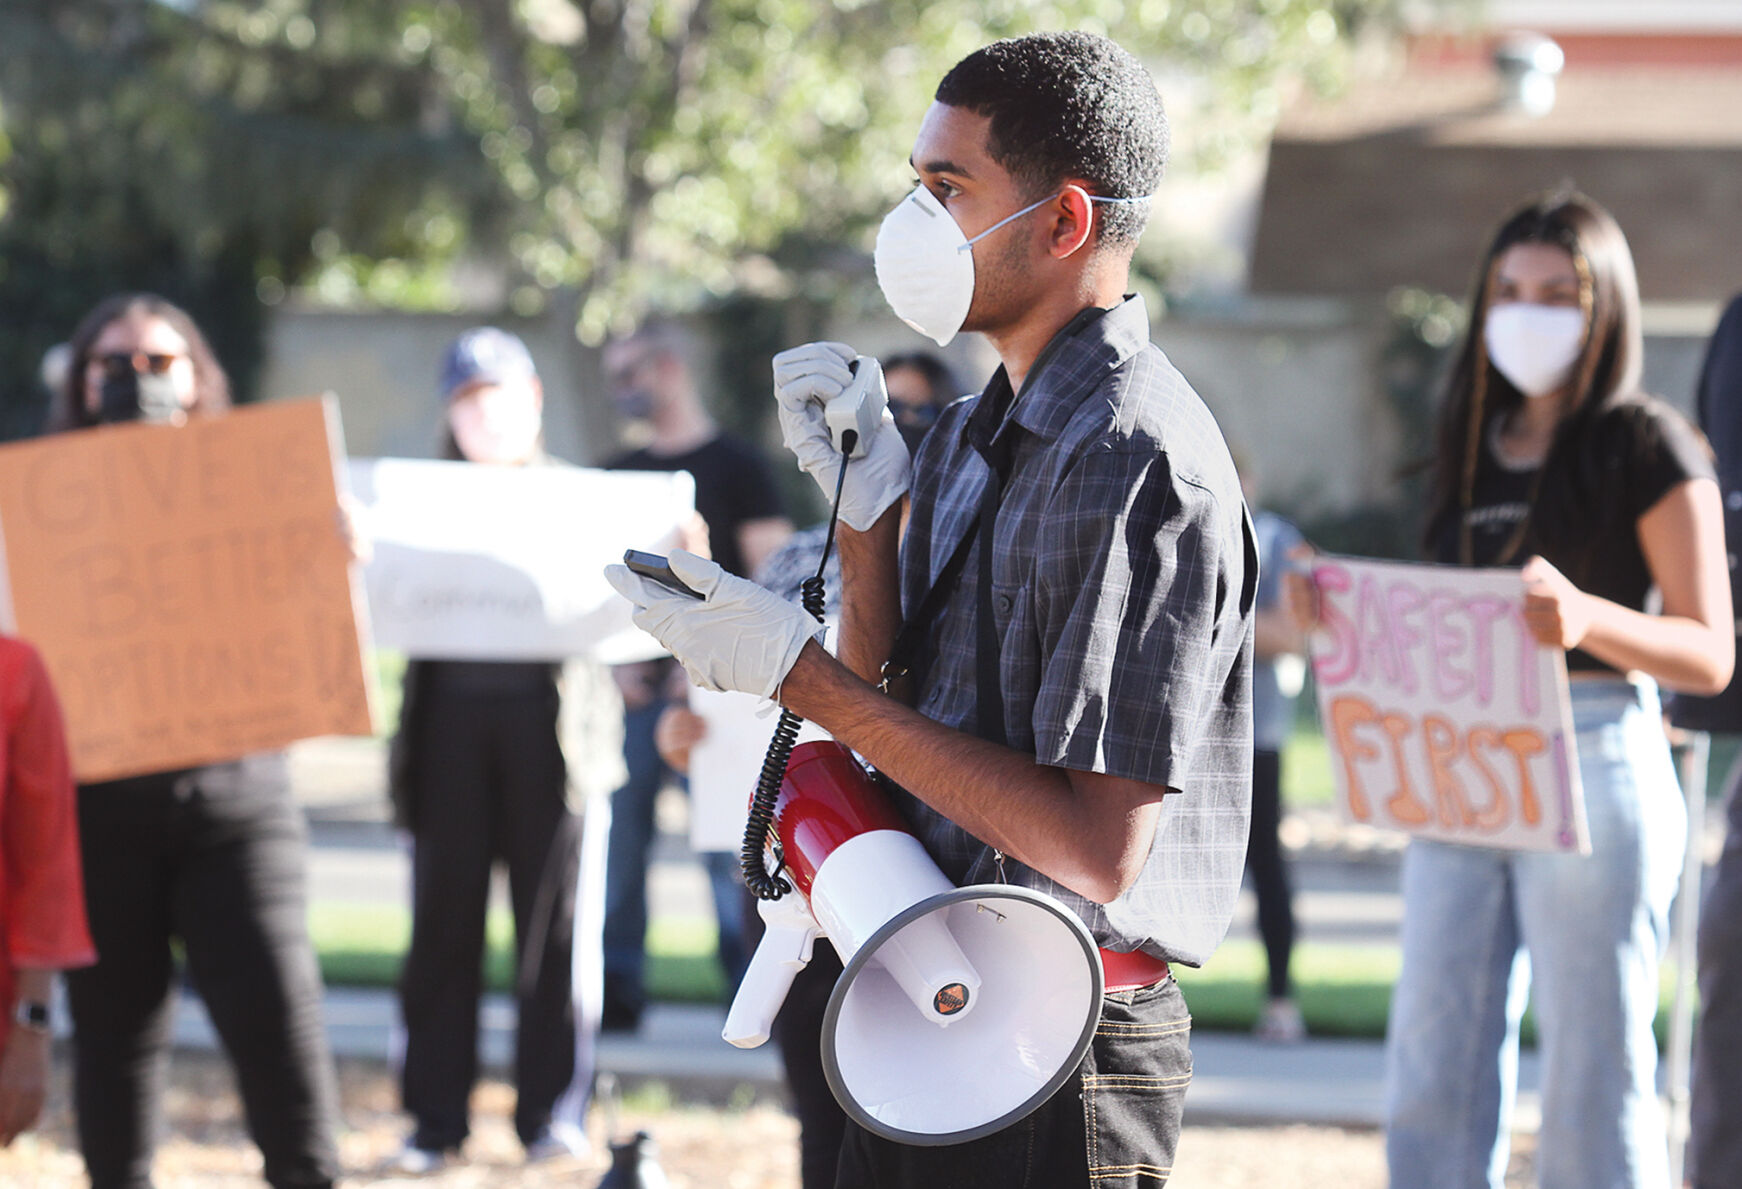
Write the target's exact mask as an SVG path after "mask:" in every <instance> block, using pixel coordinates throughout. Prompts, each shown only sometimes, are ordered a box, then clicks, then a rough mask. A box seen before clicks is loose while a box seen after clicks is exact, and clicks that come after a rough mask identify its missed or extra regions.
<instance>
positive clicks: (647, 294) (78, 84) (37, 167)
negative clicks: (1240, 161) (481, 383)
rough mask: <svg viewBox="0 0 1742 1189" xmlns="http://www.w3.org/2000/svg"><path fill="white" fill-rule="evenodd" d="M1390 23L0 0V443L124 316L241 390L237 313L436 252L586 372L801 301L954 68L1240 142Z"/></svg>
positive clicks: (835, 257)
mask: <svg viewBox="0 0 1742 1189" xmlns="http://www.w3.org/2000/svg"><path fill="white" fill-rule="evenodd" d="M1394 3H1396V0H252V2H246V3H245V2H242V0H5V3H4V4H0V116H3V117H4V128H5V131H6V134H7V135H9V136H10V138H11V142H10V150H11V152H10V156H9V157H7V158H6V159H5V160H4V162H3V163H0V186H3V187H4V188H5V192H6V195H7V202H8V205H7V206H6V208H5V210H4V213H3V214H0V395H5V396H8V397H9V398H10V400H11V404H10V406H9V407H10V409H11V411H12V414H13V421H12V425H11V426H9V427H5V428H11V429H13V430H16V428H17V427H18V425H19V424H20V423H21V422H22V421H24V420H27V419H28V418H27V417H26V416H25V415H24V414H23V413H21V412H20V409H25V410H26V411H29V408H30V406H28V403H27V402H21V401H20V398H19V393H21V392H22V391H23V390H24V387H25V385H26V383H27V381H26V380H25V379H24V377H26V376H28V374H29V372H30V370H31V369H32V368H33V367H34V364H35V360H36V358H37V356H38V354H39V353H40V351H41V350H42V348H44V347H46V346H47V345H48V344H49V343H51V342H54V341H57V340H58V339H60V338H62V337H64V336H65V334H66V333H67V330H68V328H69V327H70V325H71V322H72V320H73V319H75V318H76V317H77V314H78V312H80V311H82V310H83V309H84V308H86V307H88V306H89V305H90V303H91V302H92V301H93V300H94V299H95V298H96V297H97V296H100V295H101V293H103V292H106V291H108V290H110V289H113V288H117V287H122V286H138V285H152V286H154V287H157V288H159V289H162V290H164V291H166V292H168V293H169V294H170V295H171V296H174V297H178V298H180V299H182V300H183V301H185V302H186V303H187V304H188V305H189V306H190V307H191V308H192V309H193V310H194V312H195V313H196V316H198V317H200V319H201V321H202V322H203V323H204V324H206V325H208V326H210V327H211V328H212V329H213V330H214V331H215V332H216V333H217V335H218V337H219V339H220V351H221V353H223V354H224V356H225V358H226V360H227V362H229V363H230V365H231V366H232V368H234V369H235V370H236V371H237V372H238V373H239V376H238V378H239V380H241V382H242V384H241V386H242V388H243V389H244V391H245V390H246V388H247V382H248V380H249V377H250V374H251V369H252V367H253V365H254V363H255V362H256V360H257V359H258V353H259V325H260V321H261V318H262V311H261V303H262V301H263V300H264V301H266V302H270V301H272V300H274V299H276V298H277V297H279V296H280V295H282V293H283V292H284V291H285V288H286V287H287V286H296V285H299V284H312V285H313V287H314V292H315V293H316V294H317V295H322V296H329V297H330V296H338V297H354V296H361V297H363V298H367V299H373V300H379V301H386V302H390V303H394V304H406V303H417V302H424V303H436V304H439V303H441V302H442V301H444V300H448V299H450V298H451V297H452V293H451V291H446V290H444V289H443V287H442V284H441V283H440V282H439V281H432V280H431V278H432V277H437V276H439V275H441V273H440V266H443V265H446V264H449V263H451V262H452V261H453V260H454V259H455V258H456V256H457V254H458V253H459V252H460V251H461V250H462V249H465V250H468V251H471V252H473V253H475V254H477V255H479V256H482V257H485V258H497V259H505V260H506V261H507V262H508V275H509V293H510V295H511V300H512V303H513V304H514V306H515V307H516V309H518V310H519V311H520V312H532V311H534V310H536V309H537V308H538V307H539V306H540V305H542V304H543V302H544V300H545V299H546V296H547V295H548V294H550V293H552V292H553V291H559V290H561V291H566V292H567V293H569V294H572V295H573V300H574V302H575V308H576V309H577V310H578V311H579V313H578V320H579V331H580V333H581V335H582V337H583V338H584V339H587V340H589V341H597V340H598V339H600V338H602V337H603V336H604V335H605V334H606V333H608V332H609V331H610V330H612V329H613V328H614V327H618V326H621V325H623V324H626V323H628V322H631V321H633V320H634V319H635V318H636V317H637V316H638V315H639V314H640V313H641V312H642V311H644V310H645V309H647V308H648V307H650V306H653V305H662V306H680V307H681V306H689V305H694V304H696V303H697V302H698V301H702V300H706V299H708V298H709V297H710V296H718V295H725V294H730V293H737V294H746V293H748V294H763V295H769V296H786V295H793V294H800V295H808V296H810V297H812V298H815V299H819V300H826V299H828V298H830V297H831V296H833V284H834V282H833V281H832V280H831V278H832V277H833V276H835V275H838V273H839V271H840V270H839V269H838V268H837V267H835V266H837V265H838V264H839V263H840V261H841V260H842V259H843V258H844V257H843V252H846V253H856V252H858V251H859V250H861V249H862V248H863V247H864V246H865V238H866V236H867V234H868V229H869V227H870V226H871V225H872V223H873V221H874V219H875V218H876V216H877V215H879V214H880V213H881V212H882V211H883V210H885V209H887V207H888V206H889V205H890V204H891V202H892V201H893V200H894V199H895V198H896V197H897V196H898V195H899V194H900V193H901V192H902V191H903V190H904V189H905V188H906V187H907V186H908V185H909V184H910V181H911V175H910V174H909V173H908V172H907V169H906V166H905V165H904V164H903V163H904V162H905V161H906V158H907V152H908V148H909V146H910V143H911V138H912V135H913V132H914V129H915V128H916V126H917V123H918V120H919V117H920V115H921V113H922V112H923V111H924V109H925V106H926V104H927V103H928V102H929V100H930V96H931V91H932V89H933V87H934V86H935V84H936V81H937V79H938V78H939V77H940V76H941V75H942V73H943V72H944V71H945V70H946V69H947V68H948V67H949V66H950V65H951V64H952V63H953V62H955V61H956V60H958V59H959V58H960V57H962V56H963V55H964V54H966V53H967V52H969V51H970V50H972V49H974V48H975V47H977V46H979V45H981V44H984V43H985V42H987V41H989V40H991V39H993V38H995V37H998V36H1003V35H1007V34H1012V33H1020V32H1026V31H1031V30H1036V29H1048V28H1086V29H1092V30H1096V31H1101V32H1105V33H1108V34H1109V35H1111V36H1113V37H1115V38H1116V39H1118V40H1119V41H1121V42H1122V43H1123V44H1125V45H1127V46H1128V47H1130V48H1131V49H1133V50H1134V51H1135V52H1137V53H1139V54H1140V55H1142V56H1144V57H1145V58H1146V59H1147V60H1150V61H1152V62H1154V63H1155V64H1156V65H1157V66H1158V67H1159V68H1161V69H1162V70H1163V71H1164V76H1171V75H1175V74H1177V75H1178V76H1179V77H1183V78H1188V79H1190V80H1191V87H1192V88H1193V89H1194V90H1195V91H1197V92H1199V93H1200V95H1201V96H1207V97H1208V101H1209V102H1211V103H1213V104H1215V105H1217V106H1219V107H1220V108H1221V109H1222V110H1225V111H1229V112H1234V113H1242V114H1256V115H1257V116H1258V117H1259V118H1260V119H1262V117H1263V116H1264V115H1265V114H1266V113H1274V111H1275V110H1276V109H1277V108H1278V106H1279V105H1280V103H1281V102H1282V99H1281V96H1282V95H1283V94H1284V93H1285V90H1284V87H1285V85H1286V84H1287V83H1288V82H1290V81H1292V80H1299V79H1301V78H1308V79H1313V78H1323V77H1325V76H1327V75H1329V74H1334V73H1335V71H1336V70H1337V69H1338V68H1339V67H1340V64H1341V62H1342V60H1343V56H1344V50H1345V48H1346V46H1347V45H1348V44H1349V42H1350V40H1351V38H1352V36H1353V35H1355V34H1357V33H1358V32H1359V31H1360V30H1361V29H1362V28H1363V27H1364V26H1365V24H1366V23H1368V22H1370V21H1372V20H1373V19H1374V18H1375V17H1378V16H1383V15H1384V14H1385V13H1386V12H1387V11H1388V10H1389V8H1390V7H1391V6H1392V4H1394ZM0 152H4V150H3V149H0ZM432 266H435V267H432Z"/></svg>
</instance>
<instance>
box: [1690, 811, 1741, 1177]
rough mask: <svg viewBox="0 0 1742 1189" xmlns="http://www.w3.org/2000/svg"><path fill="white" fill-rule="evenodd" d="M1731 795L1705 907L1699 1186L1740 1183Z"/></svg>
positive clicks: (1695, 1151)
mask: <svg viewBox="0 0 1742 1189" xmlns="http://www.w3.org/2000/svg"><path fill="white" fill-rule="evenodd" d="M1726 791H1727V793H1728V800H1727V801H1726V802H1725V810H1726V826H1727V828H1728V833H1727V834H1726V835H1725V837H1724V852H1723V854H1722V855H1721V856H1720V857H1719V859H1718V867H1717V872H1716V875H1715V877H1714V878H1713V880H1712V886H1711V887H1710V888H1709V889H1707V891H1706V898H1705V900H1704V901H1703V902H1702V903H1701V905H1700V933H1699V967H1700V1029H1699V1032H1698V1033H1697V1034H1696V1035H1695V1037H1694V1084H1693V1107H1692V1114H1693V1119H1692V1131H1691V1134H1690V1135H1689V1136H1688V1151H1687V1175H1688V1179H1689V1181H1690V1182H1691V1183H1692V1184H1694V1185H1697V1186H1699V1187H1700V1189H1722V1187H1724V1186H1735V1185H1742V1128H1739V1127H1738V1126H1737V1120H1738V1117H1739V1116H1742V1061H1738V1059H1737V1054H1738V1053H1739V1052H1742V789H1739V788H1738V787H1737V786H1736V785H1732V786H1731V787H1730V788H1729V789H1728V790H1726Z"/></svg>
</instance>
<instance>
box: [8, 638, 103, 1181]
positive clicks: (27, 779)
mask: <svg viewBox="0 0 1742 1189" xmlns="http://www.w3.org/2000/svg"><path fill="white" fill-rule="evenodd" d="M0 728H3V729H4V734H0V938H4V942H5V952H4V960H0V1008H4V1010H5V1014H4V1015H0V1148H3V1147H5V1146H7V1145H8V1144H10V1143H11V1142H12V1141H13V1140H14V1139H16V1138H17V1137H18V1136H19V1134H20V1133H22V1132H24V1131H28V1130H29V1129H30V1128H31V1127H32V1126H33V1125H34V1124H35V1123H36V1118H37V1116H38V1115H39V1114H41V1113H42V1104H43V1100H44V1098H45V1097H46V1096H47V1092H48V1050H49V1036H50V1033H51V1031H52V1023H53V1021H52V1019H51V1016H50V1012H51V1007H50V1003H51V998H52V991H53V977H54V972H55V971H57V970H66V969H68V968H69V967H75V966H89V965H90V964H91V963H92V962H94V961H96V952H95V951H94V950H93V949H92V948H91V935H90V933H89V932H88V931H87V930H86V928H85V893H84V885H83V881H82V880H81V878H80V874H79V836H78V804H77V801H76V798H75V795H74V792H73V774H72V765H71V762H70V760H69V758H68V756H67V742H66V730H65V728H64V726H63V724H62V722H61V712H60V703H59V702H58V701H57V700H56V699H55V695H54V688H53V686H51V685H50V684H49V680H48V672H47V670H45V669H44V668H43V666H42V658H41V657H39V656H37V654H36V650H35V649H34V648H32V647H31V646H30V645H28V644H26V643H25V642H24V641H22V640H16V639H13V638H12V637H10V636H0Z"/></svg>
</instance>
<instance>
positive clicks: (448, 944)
mask: <svg viewBox="0 0 1742 1189" xmlns="http://www.w3.org/2000/svg"><path fill="white" fill-rule="evenodd" d="M438 393H439V395H440V397H441V399H442V401H443V404H444V419H445V423H446V432H445V435H444V436H445V438H446V441H445V450H444V454H445V455H446V457H447V458H449V459H452V460H454V461H457V462H468V463H474V464H478V465H484V466H506V467H521V466H529V465H531V466H537V465H550V464H555V460H554V459H551V458H550V457H549V456H548V455H546V454H545V453H544V447H543V437H544V433H543V411H544V389H543V387H542V385H540V383H539V379H538V369H537V368H536V367H535V366H534V364H533V362H532V355H531V353H530V352H529V351H528V350H527V349H526V344H525V343H523V342H522V341H521V340H520V339H519V338H517V337H516V336H514V335H513V334H510V333H509V332H507V331H505V330H499V329H497V328H496V327H493V326H481V327H477V328H475V329H472V330H468V331H466V332H465V333H464V334H462V335H460V336H459V337H458V338H457V339H455V340H454V341H453V343H452V344H451V345H450V346H449V347H448V349H447V351H446V353H445V354H444V355H443V357H442V362H441V372H440V378H439V381H438ZM561 673H562V666H561V665H560V664H556V663H548V662H528V661H475V660H466V661H457V660H424V659H419V660H412V661H410V662H408V663H407V665H406V671H405V684H404V698H403V700H402V702H401V711H400V720H399V731H398V733H397V734H396V735H395V737H394V740H393V745H392V750H391V753H390V759H389V769H390V773H389V787H390V789H391V792H392V797H393V805H394V815H395V819H396V821H397V822H398V823H399V825H400V826H402V827H403V828H405V829H406V830H407V831H409V833H410V835H411V840H412V925H411V946H410V949H409V950H408V951H407V953H406V958H405V968H404V972H403V974H402V975H401V978H400V989H399V993H400V1010H401V1013H402V1016H403V1019H404V1023H405V1059H404V1064H403V1066H402V1068H401V1070H400V1091H401V1096H402V1101H403V1103H404V1106H405V1110H406V1112H407V1113H408V1114H410V1115H411V1117H412V1120H413V1122H414V1127H415V1129H414V1130H413V1132H412V1134H411V1136H410V1137H409V1139H408V1140H407V1142H406V1145H405V1147H404V1149H403V1150H402V1151H401V1152H400V1153H399V1154H398V1156H397V1157H396V1158H395V1160H394V1162H393V1163H394V1166H395V1171H397V1172H400V1173H405V1174H421V1173H429V1172H434V1171H436V1170H438V1169H440V1168H441V1167H443V1166H444V1165H446V1164H447V1163H448V1162H449V1161H450V1160H452V1159H453V1158H454V1157H456V1156H457V1155H458V1154H459V1151H460V1147H461V1145H462V1144H463V1143H464V1141H465V1139H466V1136H467V1133H468V1131H469V1130H470V1124H469V1118H468V1110H467V1104H468V1100H469V1098H470V1097H471V1091H472V1084H473V1082H474V1081H475V1080H476V1077H477V1069H478V1056H477V1053H478V999H479V995H480V993H481V990H482V985H481V982H482V973H481V970H482V959H483V946H484V921H485V915H486V910H487V908H488V904H489V899H490V874H491V867H492V866H493V864H494V862H495V861H496V860H497V859H501V860H502V862H503V863H504V865H505V866H506V867H507V869H508V885H509V893H510V900H511V902H512V906H513V912H514V936H515V949H516V961H515V969H516V974H517V977H516V980H515V988H516V997H517V1004H516V1006H517V1008H518V1016H517V1020H518V1024H517V1029H516V1041H515V1059H514V1069H515V1077H516V1082H517V1090H518V1097H517V1101H516V1104H515V1111H514V1126H515V1131H516V1132H517V1133H518V1134H519V1137H520V1141H521V1143H522V1144H524V1145H525V1148H526V1156H527V1159H528V1160H529V1161H533V1160H543V1159H550V1158H561V1157H566V1156H574V1155H580V1154H583V1153H584V1152H586V1150H587V1139H586V1135H585V1132H584V1131H583V1130H582V1124H583V1121H584V1116H585V1110H586V1105H587V1097H588V1086H589V1084H590V1083H591V1080H592V1050H591V1041H592V1037H591V1032H590V1030H588V1029H586V1028H581V1029H577V1021H576V1015H577V1013H576V1010H575V1006H574V997H573V993H572V980H571V977H570V968H571V965H572V959H573V951H574V920H575V889H576V883H577V871H578V864H579V847H578V842H579V837H580V828H579V822H578V820H577V818H576V817H575V815H574V814H572V813H570V811H569V808H568V804H567V799H566V792H567V784H568V769H567V764H566V762H565V760H564V757H563V752H562V748H561V746H560V744H559V742H558V728H557V724H558V719H559V715H560V713H561V703H562V695H561V688H562V683H561Z"/></svg>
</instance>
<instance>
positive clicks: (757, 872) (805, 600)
mask: <svg viewBox="0 0 1742 1189" xmlns="http://www.w3.org/2000/svg"><path fill="white" fill-rule="evenodd" d="M858 438H859V435H858V434H856V433H854V432H853V431H852V430H850V429H849V430H847V431H845V432H844V433H842V434H841V470H840V474H839V475H837V476H836V478H835V500H834V503H833V505H831V507H830V509H829V531H828V535H827V537H826V538H824V540H823V556H822V560H820V561H819V562H817V572H816V573H815V574H812V575H811V576H810V577H809V578H806V579H805V580H804V582H802V583H801V584H800V585H799V588H798V590H799V603H800V605H802V606H803V607H804V609H805V610H806V611H808V612H810V614H811V615H812V616H814V617H815V619H816V621H817V622H818V623H821V622H822V621H823V611H824V606H825V603H826V597H825V594H824V590H823V571H824V569H826V568H827V566H828V564H829V555H830V554H831V553H833V552H834V551H835V524H836V522H837V521H838V520H839V519H840V515H841V490H842V489H843V488H844V487H845V486H846V484H847V457H848V455H850V454H852V452H853V447H854V446H855V445H856V444H857V442H858ZM802 725H804V719H802V718H800V717H799V716H798V715H796V714H794V713H793V712H792V711H790V710H785V709H783V710H781V712H780V720H779V721H778V722H776V723H775V724H774V738H772V739H770V740H769V741H768V754H767V755H765V756H764V757H763V758H762V772H761V774H760V775H759V776H757V778H756V795H755V796H753V797H751V798H750V812H749V816H748V818H747V819H746V821H745V823H744V847H743V849H742V850H741V851H740V852H739V853H738V863H739V865H740V866H741V867H742V868H743V870H744V886H745V887H747V888H749V889H750V894H751V895H753V896H755V897H756V898H757V899H758V900H778V899H780V898H781V897H782V896H784V895H786V894H787V893H788V892H790V891H792V884H790V883H789V882H787V881H786V880H785V879H783V878H782V877H781V874H780V872H781V870H782V869H783V868H784V867H785V866H786V857H785V855H783V854H782V853H781V849H780V840H779V839H778V838H776V839H775V841H774V870H773V871H769V870H768V865H767V864H766V863H765V862H764V861H763V858H762V852H763V851H764V850H765V849H767V847H768V844H769V842H768V840H769V835H770V834H771V833H773V831H774V805H775V802H776V801H778V800H779V799H780V784H781V782H782V781H783V780H785V779H786V764H787V761H788V760H790V759H791V758H792V749H793V745H794V744H796V743H797V742H798V729H799V727H801V726H802Z"/></svg>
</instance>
